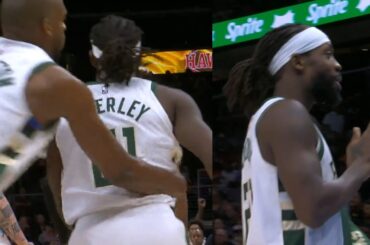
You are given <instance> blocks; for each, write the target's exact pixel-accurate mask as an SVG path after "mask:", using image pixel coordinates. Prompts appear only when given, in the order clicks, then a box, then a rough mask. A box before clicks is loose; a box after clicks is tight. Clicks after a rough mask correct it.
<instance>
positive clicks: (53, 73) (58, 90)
mask: <svg viewBox="0 0 370 245" xmlns="http://www.w3.org/2000/svg"><path fill="white" fill-rule="evenodd" d="M86 89H87V88H86V86H85V85H84V84H83V83H82V82H81V81H80V80H79V79H78V78H76V77H75V76H73V75H72V74H71V73H70V72H69V71H67V70H66V69H64V68H62V67H61V66H58V65H57V64H49V65H47V66H45V67H42V68H40V70H39V71H37V72H35V73H33V74H32V76H31V77H30V78H29V81H28V86H27V91H32V92H36V94H39V95H41V94H50V95H56V94H62V93H65V94H68V95H70V96H73V95H76V94H78V93H80V92H83V91H84V90H86Z"/></svg>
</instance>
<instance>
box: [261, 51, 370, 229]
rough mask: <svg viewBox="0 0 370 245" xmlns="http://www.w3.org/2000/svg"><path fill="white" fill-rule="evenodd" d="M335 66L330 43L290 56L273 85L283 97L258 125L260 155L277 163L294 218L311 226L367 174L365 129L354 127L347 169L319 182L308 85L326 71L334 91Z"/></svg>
mask: <svg viewBox="0 0 370 245" xmlns="http://www.w3.org/2000/svg"><path fill="white" fill-rule="evenodd" d="M340 70H341V66H340V65H339V63H338V62H337V61H336V60H335V58H334V56H333V51H332V47H331V45H329V44H324V45H322V46H320V47H319V48H317V49H315V50H313V51H312V52H311V53H310V54H309V55H303V56H295V57H293V58H292V60H291V61H290V62H289V63H288V64H287V65H286V66H285V67H284V68H283V70H281V71H280V72H281V77H280V79H279V81H278V82H277V85H276V89H275V96H281V97H285V98H287V99H286V100H283V101H280V102H277V103H275V104H274V105H272V106H271V107H270V108H269V109H268V110H267V111H266V113H265V114H264V115H263V116H262V117H261V119H260V122H259V124H258V126H257V137H258V143H259V146H260V149H261V153H262V156H263V158H264V159H265V160H266V161H267V162H269V163H271V164H273V165H275V166H277V168H278V173H279V178H280V179H281V181H282V183H283V185H284V187H285V189H286V190H287V192H288V193H289V195H290V197H291V199H292V202H293V205H294V208H295V211H296V214H297V216H298V218H299V219H300V220H301V221H302V222H303V223H304V224H306V225H308V226H310V227H312V228H317V227H319V226H321V225H322V224H323V223H324V222H325V221H326V220H327V219H328V218H330V217H331V216H332V215H333V214H335V213H336V212H338V211H339V210H340V209H341V208H343V206H345V205H346V204H347V203H348V202H349V201H350V200H351V198H352V197H353V195H354V194H355V193H356V192H357V191H358V189H359V188H360V186H361V184H362V183H363V181H365V180H366V179H367V178H368V177H369V176H370V162H369V160H370V154H369V151H368V150H366V149H369V147H370V129H369V128H368V129H367V130H366V131H365V132H364V133H363V134H362V135H361V132H360V130H359V129H358V128H355V129H354V131H353V137H352V140H351V142H350V143H349V145H348V146H347V165H349V167H348V169H347V170H346V171H345V172H344V174H343V175H342V176H341V177H340V178H338V179H336V180H333V181H330V182H324V181H323V178H322V173H321V167H320V162H319V161H320V160H319V158H318V156H317V153H316V145H317V141H318V136H317V132H316V130H315V128H314V123H313V121H312V119H311V117H310V115H309V110H310V108H311V106H312V105H313V104H314V103H315V99H314V97H313V96H312V95H311V94H310V92H309V91H310V90H309V88H310V86H311V84H312V77H314V76H315V73H317V72H326V73H327V74H329V75H330V76H332V81H331V82H332V88H333V89H337V90H338V89H339V86H338V84H337V83H336V82H337V81H338V80H340V76H339V72H340ZM281 139H284V143H283V144H282V141H281ZM313 190H314V191H313Z"/></svg>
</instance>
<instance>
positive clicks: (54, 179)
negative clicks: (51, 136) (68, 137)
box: [46, 140, 65, 223]
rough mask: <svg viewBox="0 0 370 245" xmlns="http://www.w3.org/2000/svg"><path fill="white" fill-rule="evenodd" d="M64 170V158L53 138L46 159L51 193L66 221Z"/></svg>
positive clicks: (60, 214)
mask: <svg viewBox="0 0 370 245" xmlns="http://www.w3.org/2000/svg"><path fill="white" fill-rule="evenodd" d="M62 171H63V164H62V160H61V157H60V154H59V151H58V148H57V146H56V143H55V140H53V141H52V142H51V143H50V145H49V148H48V154H47V159H46V173H47V180H48V184H49V187H50V190H51V193H52V194H53V199H54V203H55V206H56V209H57V212H58V215H59V217H60V218H61V219H62V220H63V221H64V217H63V211H62V196H61V182H62V181H61V178H62ZM64 223H65V222H64Z"/></svg>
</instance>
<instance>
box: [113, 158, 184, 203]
mask: <svg viewBox="0 0 370 245" xmlns="http://www.w3.org/2000/svg"><path fill="white" fill-rule="evenodd" d="M111 181H112V183H113V184H114V185H117V186H120V187H123V188H125V189H128V190H130V191H133V192H138V193H142V194H147V195H151V194H168V195H171V196H174V197H176V196H178V195H181V194H182V193H184V192H186V182H185V180H184V178H183V177H182V176H181V174H180V172H174V171H169V170H167V169H163V168H159V167H155V166H152V165H149V164H148V163H145V162H142V161H140V160H135V164H132V166H131V167H130V168H129V170H127V169H126V168H123V169H122V170H121V171H120V172H118V174H116V176H115V177H114V178H113V179H111Z"/></svg>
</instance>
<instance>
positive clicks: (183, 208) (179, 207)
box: [174, 193, 188, 227]
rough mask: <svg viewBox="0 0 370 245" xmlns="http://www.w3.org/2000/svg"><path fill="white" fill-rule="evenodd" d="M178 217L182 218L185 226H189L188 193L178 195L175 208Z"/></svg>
mask: <svg viewBox="0 0 370 245" xmlns="http://www.w3.org/2000/svg"><path fill="white" fill-rule="evenodd" d="M174 212H175V215H176V217H177V218H178V219H179V220H181V221H182V222H183V223H184V225H185V227H187V226H188V198H187V196H186V193H185V194H184V195H181V196H178V197H176V205H175V209H174Z"/></svg>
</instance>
